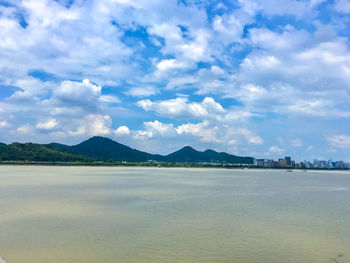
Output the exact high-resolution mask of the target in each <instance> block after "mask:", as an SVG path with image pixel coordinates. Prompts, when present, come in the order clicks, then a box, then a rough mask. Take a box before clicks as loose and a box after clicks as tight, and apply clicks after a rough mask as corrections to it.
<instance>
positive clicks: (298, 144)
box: [290, 138, 303, 147]
mask: <svg viewBox="0 0 350 263" xmlns="http://www.w3.org/2000/svg"><path fill="white" fill-rule="evenodd" d="M290 144H291V145H292V146H293V147H301V146H303V142H302V141H301V140H300V139H299V138H295V139H292V140H291V141H290Z"/></svg>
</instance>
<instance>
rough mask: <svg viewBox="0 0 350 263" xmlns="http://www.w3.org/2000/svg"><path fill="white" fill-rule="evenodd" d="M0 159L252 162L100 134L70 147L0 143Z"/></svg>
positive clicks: (222, 154)
mask: <svg viewBox="0 0 350 263" xmlns="http://www.w3.org/2000/svg"><path fill="white" fill-rule="evenodd" d="M0 160H1V161H25V160H28V161H48V162H61V161H62V162H72V161H85V162H91V161H95V160H104V161H128V162H145V161H148V160H156V161H164V162H179V163H183V162H188V163H198V162H207V163H211V162H212V163H221V162H226V163H245V164H252V163H253V161H254V159H253V158H251V157H240V156H235V155H231V154H228V153H224V152H221V153H218V152H216V151H213V150H206V151H204V152H200V151H197V150H195V149H193V148H192V147H190V146H186V147H184V148H182V149H180V150H178V151H176V152H173V153H171V154H169V155H166V156H162V155H158V154H150V153H147V152H143V151H139V150H136V149H133V148H130V147H129V146H126V145H123V144H120V143H118V142H116V141H113V140H111V139H108V138H104V137H99V136H95V137H92V138H90V139H88V140H86V141H83V142H82V143H79V144H77V145H73V146H68V145H64V144H59V143H51V144H45V145H42V144H35V143H12V144H9V145H6V144H0Z"/></svg>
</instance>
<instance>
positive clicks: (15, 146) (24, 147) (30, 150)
mask: <svg viewBox="0 0 350 263" xmlns="http://www.w3.org/2000/svg"><path fill="white" fill-rule="evenodd" d="M0 160H1V161H26V160H28V161H46V162H73V161H92V160H93V159H92V158H90V157H87V156H82V155H80V154H77V153H74V152H72V151H69V150H66V149H63V148H61V147H58V146H56V145H42V144H36V143H18V142H15V143H12V144H9V145H0Z"/></svg>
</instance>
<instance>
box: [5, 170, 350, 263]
mask: <svg viewBox="0 0 350 263" xmlns="http://www.w3.org/2000/svg"><path fill="white" fill-rule="evenodd" d="M0 257H2V258H4V259H6V260H7V261H8V262H9V263H68V262H74V263H80V262H82V263H83V262H84V263H116V262H121V263H129V262H130V263H131V262H133V263H140V262H141V263H142V262H147V263H158V262H159V263H165V262H167V263H173V262H179V263H180V262H181V263H187V262H188V263H192V262H201V263H202V262H203V263H206V262H207V263H209V262H210V263H215V262H227V263H228V262H230V263H232V262H237V263H238V262H239V263H265V262H266V263H274V262H275V263H302V262H313V263H318V262H320V263H323V262H324V263H327V262H328V263H330V262H333V263H334V262H338V263H342V262H344V263H346V262H350V172H349V171H311V170H308V171H297V170H295V171H292V172H288V171H286V170H268V169H266V170H259V169H245V170H243V169H204V168H203V169H197V168H136V167H134V168H132V167H129V168H123V167H86V166H85V167H54V166H51V167H49V166H0Z"/></svg>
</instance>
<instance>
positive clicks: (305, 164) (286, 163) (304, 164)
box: [254, 156, 350, 169]
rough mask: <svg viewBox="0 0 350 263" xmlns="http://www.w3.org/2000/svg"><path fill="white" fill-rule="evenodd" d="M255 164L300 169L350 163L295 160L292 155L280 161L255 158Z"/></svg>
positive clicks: (348, 166)
mask: <svg viewBox="0 0 350 263" xmlns="http://www.w3.org/2000/svg"><path fill="white" fill-rule="evenodd" d="M254 165H255V166H258V167H267V168H279V167H280V168H300V169H303V168H305V169H310V168H316V169H349V168H350V164H349V163H346V162H343V161H332V159H330V160H328V161H324V160H316V159H315V160H313V161H312V162H311V161H301V162H295V161H294V160H292V158H291V157H288V156H286V157H284V159H278V161H275V160H272V159H254Z"/></svg>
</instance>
